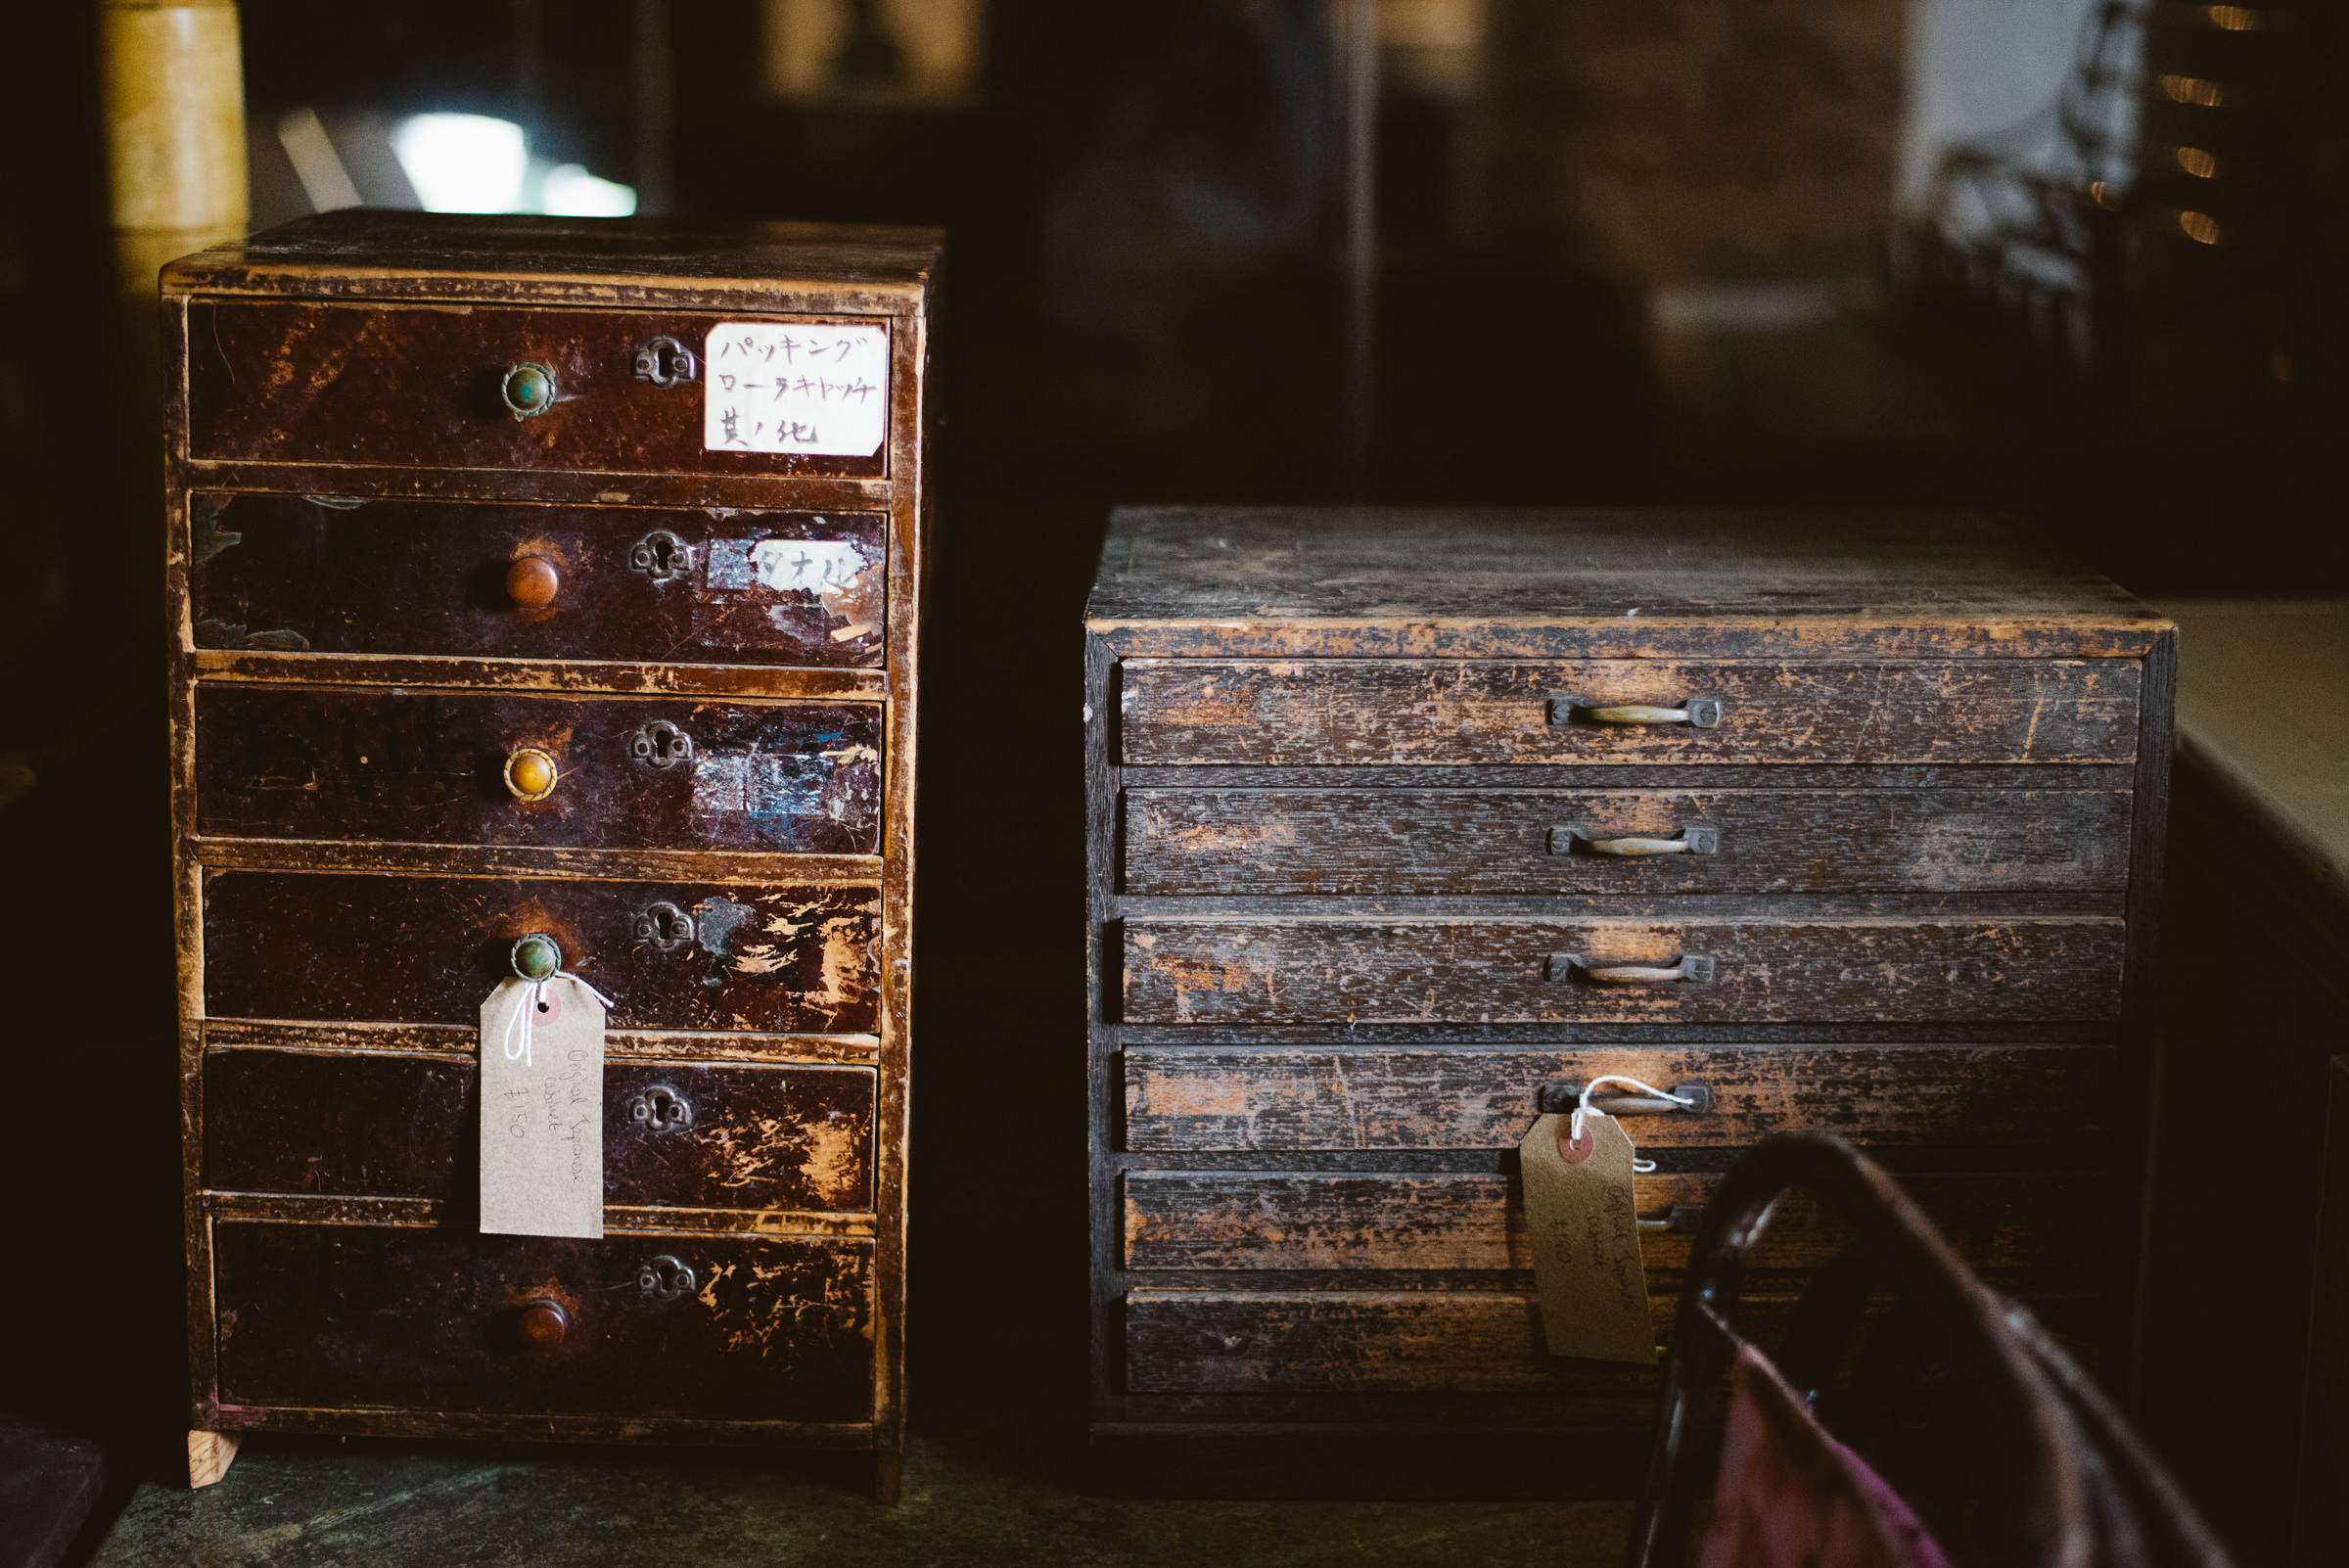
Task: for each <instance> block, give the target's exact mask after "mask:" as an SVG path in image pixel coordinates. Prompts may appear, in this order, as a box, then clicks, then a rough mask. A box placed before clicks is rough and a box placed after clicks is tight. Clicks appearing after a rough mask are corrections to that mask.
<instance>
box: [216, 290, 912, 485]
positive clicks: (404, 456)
mask: <svg viewBox="0 0 2349 1568" xmlns="http://www.w3.org/2000/svg"><path fill="white" fill-rule="evenodd" d="M760 315H761V316H768V315H769V312H767V311H761V312H760ZM721 319H724V318H723V317H721V316H718V315H715V314H703V315H683V314H676V313H669V312H663V313H658V314H655V313H646V312H641V311H627V310H547V309H533V308H528V307H521V306H513V307H507V306H496V305H487V304H484V305H483V306H480V307H477V308H475V309H470V310H463V311H456V310H445V309H438V308H434V307H431V306H421V305H395V304H380V303H367V304H357V303H351V304H329V303H317V302H311V301H307V300H303V301H293V300H240V299H213V298H208V297H205V296H199V297H197V298H195V299H194V300H190V302H189V306H188V331H189V349H188V365H187V375H188V392H189V410H190V415H189V428H188V452H189V455H190V456H191V457H193V458H196V459H199V460H207V461H214V462H220V461H226V462H247V463H380V464H391V465H414V466H416V467H421V468H450V467H454V468H502V469H537V468H548V469H573V470H578V469H585V470H590V471H603V470H616V471H623V472H624V471H630V470H643V469H653V470H661V471H666V472H671V473H714V474H809V475H843V476H852V477H856V476H866V477H877V476H880V475H884V474H886V473H887V472H888V446H887V442H886V440H884V442H883V445H882V449H881V450H879V451H877V452H875V453H874V454H873V455H872V456H870V457H831V456H821V455H817V454H813V453H803V452H736V451H711V450H708V449H706V448H705V447H704V446H703V444H702V442H703V424H702V419H703V403H704V398H703V383H702V382H701V381H694V382H688V383H685V384H683V385H680V386H673V387H657V386H655V385H653V384H652V383H651V382H649V381H638V380H636V379H635V370H634V359H635V353H636V350H637V349H638V348H639V347H641V346H644V345H645V344H648V343H650V342H652V341H653V340H654V339H656V338H673V339H675V340H676V341H678V342H679V343H682V344H684V345H686V346H688V347H691V348H692V349H693V350H694V352H695V353H696V354H699V353H700V352H701V351H702V348H701V346H702V344H703V343H704V341H705V340H706V339H707V338H708V337H709V334H710V328H711V327H712V326H713V325H714V324H715V323H716V322H718V321H719V320H721ZM876 324H879V325H886V323H876ZM526 361H527V362H530V363H533V364H538V365H542V366H544V367H546V368H547V369H548V370H549V371H551V372H552V373H553V375H554V379H555V386H556V389H557V393H556V401H555V403H554V405H553V406H552V407H551V408H549V409H547V410H546V412H544V413H542V414H538V415H535V416H533V417H531V418H528V419H516V418H515V417H514V416H513V414H512V413H511V412H509V411H508V410H507V408H506V407H505V405H504V402H503V400H502V399H501V397H500V395H499V391H498V387H499V382H500V381H501V379H502V378H503V377H504V375H505V373H506V372H507V370H508V369H510V368H511V367H512V366H514V365H517V364H521V363H524V362H526ZM709 374H710V372H709V371H708V370H707V369H705V370H704V371H703V375H704V376H708V375H709ZM868 380H871V382H872V385H871V395H872V397H873V399H874V400H875V401H886V400H887V399H888V396H889V388H888V384H887V381H886V380H885V379H877V378H876V377H872V376H868Z"/></svg>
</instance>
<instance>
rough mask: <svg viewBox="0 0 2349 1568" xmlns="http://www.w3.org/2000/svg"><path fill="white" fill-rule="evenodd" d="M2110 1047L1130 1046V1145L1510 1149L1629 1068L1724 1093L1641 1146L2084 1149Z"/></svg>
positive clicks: (2103, 1114) (1646, 1130) (1658, 1124)
mask: <svg viewBox="0 0 2349 1568" xmlns="http://www.w3.org/2000/svg"><path fill="white" fill-rule="evenodd" d="M2114 1055H2115V1053H2114V1052H2113V1051H2112V1050H2111V1049H2110V1048H2109V1047H2104V1046H2084V1045H1968V1046H1933V1045H1883V1046H1804V1045H1783V1046H1771V1047H1766V1048H1750V1047H1747V1048H1741V1047H1737V1046H1699V1047H1690V1046H1684V1045H1664V1044H1656V1045H1628V1046H1602V1047H1586V1048H1580V1049H1575V1048H1569V1049H1564V1050H1560V1049H1555V1048H1549V1049H1540V1048H1533V1047H1526V1046H1474V1045H1451V1046H1440V1047H1418V1048H1411V1047H1397V1046H1388V1047H1383V1048H1369V1047H1357V1048H1351V1049H1344V1050H1329V1049H1313V1048H1289V1049H1280V1048H1248V1047H1228V1046H1227V1047H1221V1048H1215V1049H1202V1048H1197V1047H1189V1046H1164V1045H1128V1046H1127V1047H1126V1049H1125V1051H1124V1053H1123V1059H1122V1067H1123V1073H1122V1079H1123V1084H1124V1103H1123V1107H1122V1108H1123V1112H1124V1121H1123V1133H1124V1136H1123V1139H1122V1143H1121V1145H1120V1146H1122V1147H1124V1148H1127V1149H1133V1150H1140V1151H1145V1152H1156V1151H1175V1150H1201V1149H1397V1150H1400V1149H1513V1148H1515V1147H1516V1146H1517V1143H1518V1140H1519V1139H1521V1138H1523V1137H1524V1136H1525V1131H1526V1129H1528V1128H1530V1127H1532V1126H1533V1125H1534V1118H1535V1117H1536V1116H1537V1115H1538V1114H1539V1110H1538V1107H1537V1098H1538V1096H1539V1095H1540V1093H1541V1090H1542V1085H1543V1084H1551V1083H1567V1082H1578V1083H1589V1081H1590V1080H1591V1079H1593V1078H1596V1077H1598V1076H1599V1075H1600V1074H1602V1073H1622V1074H1627V1075H1629V1076H1631V1077H1634V1078H1636V1079H1638V1080H1640V1081H1641V1082H1642V1083H1647V1084H1657V1085H1659V1086H1662V1087H1666V1088H1669V1087H1671V1086H1672V1085H1673V1084H1704V1085H1706V1086H1707V1087H1708V1088H1710V1089H1711V1090H1712V1093H1713V1108H1712V1109H1711V1110H1710V1111H1709V1112H1705V1113H1702V1114H1699V1113H1695V1112H1674V1113H1673V1114H1671V1115H1667V1116H1639V1117H1633V1118H1628V1119H1627V1120H1626V1123H1625V1125H1626V1127H1627V1129H1628V1130H1630V1131H1631V1134H1632V1137H1633V1139H1634V1141H1635V1142H1636V1143H1638V1144H1640V1145H1641V1146H1643V1147H1653V1148H1737V1147H1742V1146H1744V1145H1747V1144H1750V1143H1753V1142H1755V1141H1757V1140H1758V1139H1760V1138H1763V1137H1765V1136H1767V1135H1769V1134H1770V1133H1772V1132H1782V1131H1793V1130H1805V1129H1807V1130H1816V1131H1825V1132H1832V1133H1834V1134H1835V1135H1836V1136H1838V1137H1842V1138H1847V1139H1849V1140H1851V1141H1852V1142H1854V1143H1859V1144H1864V1145H1875V1144H1961V1145H1973V1146H1984V1145H1993V1144H2001V1143H2041V1142H2047V1143H2064V1144H2068V1145H2071V1146H2073V1147H2081V1146H2084V1145H2088V1144H2093V1143H2094V1142H2095V1141H2096V1139H2097V1138H2098V1137H2099V1136H2101V1134H2102V1133H2103V1131H2104V1130H2105V1129H2107V1128H2108V1127H2110V1126H2111V1125H2112V1121H2111V1111H2112V1101H2113V1095H2114V1093H2115V1084H2114V1066H2115V1064H2114Z"/></svg>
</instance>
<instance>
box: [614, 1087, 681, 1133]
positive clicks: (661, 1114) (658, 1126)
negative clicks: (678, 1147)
mask: <svg viewBox="0 0 2349 1568" xmlns="http://www.w3.org/2000/svg"><path fill="white" fill-rule="evenodd" d="M628 1120H629V1121H631V1122H633V1123H635V1124H636V1125H637V1126H638V1127H640V1128H643V1129H644V1130H646V1131H647V1132H682V1131H684V1130H686V1129H687V1128H690V1127H691V1126H693V1107H692V1106H691V1105H690V1104H688V1103H687V1102H686V1099H685V1096H684V1095H682V1094H679V1093H678V1092H677V1091H676V1090H675V1089H673V1088H670V1087H669V1086H668V1084H654V1085H653V1086H652V1087H651V1088H648V1089H646V1090H645V1091H644V1092H643V1093H642V1094H639V1095H637V1096H636V1097H635V1098H634V1099H632V1100H630V1101H628Z"/></svg>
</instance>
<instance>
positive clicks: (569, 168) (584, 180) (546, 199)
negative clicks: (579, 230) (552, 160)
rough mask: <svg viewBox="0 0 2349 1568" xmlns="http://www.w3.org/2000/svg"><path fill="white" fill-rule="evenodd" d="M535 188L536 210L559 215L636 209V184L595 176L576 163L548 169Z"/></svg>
mask: <svg viewBox="0 0 2349 1568" xmlns="http://www.w3.org/2000/svg"><path fill="white" fill-rule="evenodd" d="M538 189H539V202H538V209H539V210H540V211H541V212H552V213H555V214H557V215H558V216H561V217H626V216H628V215H629V214H630V213H632V212H634V211H635V210H636V187H634V186H633V185H622V184H621V183H620V182H619V181H617V180H605V179H598V178H596V177H595V176H594V175H593V174H590V173H588V172H587V170H586V169H584V168H583V167H581V166H580V165H578V164H576V163H558V164H556V165H555V166H554V167H553V168H550V169H548V170H547V171H546V178H545V179H544V180H542V181H541V182H540V183H539V187H538Z"/></svg>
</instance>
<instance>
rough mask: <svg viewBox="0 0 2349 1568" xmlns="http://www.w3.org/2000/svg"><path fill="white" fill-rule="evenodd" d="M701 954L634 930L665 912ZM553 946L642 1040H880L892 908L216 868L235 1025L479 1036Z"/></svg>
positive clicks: (209, 970) (854, 894) (512, 881)
mask: <svg viewBox="0 0 2349 1568" xmlns="http://www.w3.org/2000/svg"><path fill="white" fill-rule="evenodd" d="M661 902H667V903H671V904H674V905H675V906H676V907H677V908H678V909H680V910H681V911H685V912H687V913H689V914H690V915H691V916H692V918H693V921H694V927H695V935H694V937H693V940H691V941H690V942H685V943H681V944H680V945H677V946H675V947H672V948H668V949H666V950H665V949H663V948H661V947H659V946H656V945H654V944H653V943H652V942H650V941H647V940H645V939H642V938H640V937H639V936H638V935H637V934H636V931H635V921H636V918H637V916H638V915H640V914H642V913H644V912H645V911H647V910H648V909H650V908H651V907H652V905H654V904H655V903H661ZM533 932H540V933H544V934H545V935H547V936H551V937H553V938H554V939H555V941H556V943H557V945H560V946H561V948H562V950H563V962H564V966H565V968H566V969H568V970H571V971H574V972H576V974H578V975H579V976H580V977H581V978H582V979H584V980H586V981H588V982H589V983H590V984H592V985H593V986H595V987H596V988H597V989H598V990H600V991H602V992H604V993H605V994H606V995H608V996H610V997H611V998H612V1001H613V1006H612V1008H611V1010H610V1013H609V1019H610V1021H611V1023H613V1024H614V1025H616V1026H622V1027H626V1028H630V1029H720V1030H725V1029H742V1030H761V1031H772V1032H782V1033H811V1034H869V1033H872V1032H873V1031H875V1030H876V1029H877V1028H878V1027H879V1016H878V998H877V993H876V992H877V984H878V976H877V973H876V971H877V970H878V968H879V959H878V953H877V949H878V946H879V939H880V910H879V907H878V899H877V898H876V894H875V890H873V889H871V888H856V887H846V888H843V887H813V888H795V887H776V886H765V885H758V886H741V885H736V886H731V887H716V886H711V885H709V884H702V883H678V884H661V883H629V882H590V881H574V880H568V879H557V878H531V877H427V876H384V875H368V874H364V873H358V874H346V873H341V872H275V871H208V872H207V873H206V874H205V878H204V944H205V967H204V988H205V1000H206V1006H207V1011H208V1012H209V1013H210V1014H211V1015H212V1016H214V1017H221V1018H258V1019H317V1020H320V1021H322V1022H338V1021H344V1020H350V1021H361V1020H378V1021H381V1022H385V1023H411V1024H471V1023H476V1022H478V1021H479V1019H480V1016H481V1005H482V1000H483V998H484V997H485V996H487V995H488V994H489V992H490V991H491V990H492V989H494V988H495V987H496V986H497V985H498V984H499V983H500V982H501V981H503V980H505V979H507V978H510V977H511V976H512V974H513V972H514V971H513V965H512V957H513V948H514V944H515V943H516V942H517V941H518V940H520V939H521V938H523V937H525V936H528V935H530V934H531V933H533Z"/></svg>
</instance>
